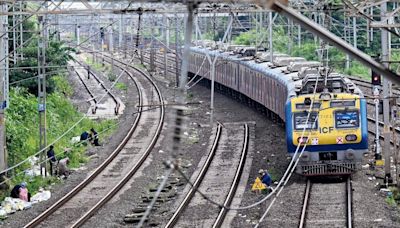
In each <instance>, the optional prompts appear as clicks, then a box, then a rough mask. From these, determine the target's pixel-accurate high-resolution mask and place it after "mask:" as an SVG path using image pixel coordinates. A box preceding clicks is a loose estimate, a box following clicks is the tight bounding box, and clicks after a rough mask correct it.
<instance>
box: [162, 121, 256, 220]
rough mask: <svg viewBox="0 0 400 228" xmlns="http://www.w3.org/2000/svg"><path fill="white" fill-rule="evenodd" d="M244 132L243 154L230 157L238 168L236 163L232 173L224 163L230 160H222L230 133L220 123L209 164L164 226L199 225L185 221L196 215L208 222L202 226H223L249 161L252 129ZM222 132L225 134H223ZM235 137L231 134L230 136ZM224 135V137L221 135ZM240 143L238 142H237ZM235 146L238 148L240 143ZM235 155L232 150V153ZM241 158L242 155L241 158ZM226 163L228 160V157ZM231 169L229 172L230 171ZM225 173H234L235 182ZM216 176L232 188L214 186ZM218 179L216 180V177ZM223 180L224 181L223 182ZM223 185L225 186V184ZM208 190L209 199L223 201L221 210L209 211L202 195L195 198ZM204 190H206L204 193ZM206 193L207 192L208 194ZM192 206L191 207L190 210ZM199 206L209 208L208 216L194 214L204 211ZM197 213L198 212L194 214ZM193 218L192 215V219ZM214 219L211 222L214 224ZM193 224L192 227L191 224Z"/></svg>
mask: <svg viewBox="0 0 400 228" xmlns="http://www.w3.org/2000/svg"><path fill="white" fill-rule="evenodd" d="M226 127H227V126H226V125H225V126H224V128H226ZM243 128H244V131H243V135H242V136H243V141H242V144H241V145H242V147H241V148H242V149H241V151H240V153H238V154H237V155H238V156H236V157H235V156H234V155H231V156H232V157H234V158H233V159H235V161H236V162H237V161H238V162H237V166H236V164H235V165H233V166H234V167H236V170H235V171H233V170H232V167H231V166H232V165H230V166H229V168H227V166H228V165H227V164H225V163H226V162H227V161H225V163H224V162H221V158H222V159H224V157H225V156H226V155H224V153H226V150H230V149H229V146H228V145H229V144H230V143H232V142H228V141H230V140H229V139H228V138H227V134H229V133H227V132H228V130H222V126H221V125H220V124H219V125H218V126H217V131H216V136H215V138H214V142H213V145H212V147H211V150H210V153H209V154H208V156H207V159H206V161H205V162H204V164H203V166H202V168H201V170H200V172H199V173H198V175H197V177H196V179H195V181H194V183H193V185H192V186H191V188H190V190H189V191H188V192H187V193H186V195H185V197H184V199H183V200H182V201H181V203H180V204H179V206H178V208H177V209H176V210H175V213H174V214H173V215H172V217H171V218H170V219H169V221H168V222H167V224H166V225H165V227H166V228H169V227H187V226H196V225H194V224H192V222H194V221H186V220H187V218H188V217H184V214H186V213H187V214H188V215H190V214H193V218H194V217H196V219H195V220H198V221H202V222H205V223H203V225H204V226H206V227H222V224H223V222H224V220H225V216H226V213H227V210H226V207H229V206H230V205H231V202H232V200H233V197H234V195H235V193H236V190H237V187H238V185H239V181H240V178H241V175H242V172H243V169H244V165H245V162H246V157H247V151H248V143H249V127H248V125H247V124H245V125H244V126H243ZM223 131H224V132H225V133H223ZM235 131H236V133H237V132H238V129H237V128H235ZM230 134H232V132H231V133H230ZM222 135H223V136H222ZM236 141H237V139H236ZM235 145H238V144H237V142H236V144H235ZM230 152H231V153H232V151H230ZM239 155H240V156H239ZM225 160H227V159H226V158H225ZM218 168H219V170H218V171H216V169H218ZM212 170H214V172H218V174H215V173H214V174H213V173H211V174H208V175H207V176H206V174H207V173H208V172H212ZM228 170H229V171H228ZM226 172H231V173H233V172H234V173H235V174H234V176H233V177H232V179H230V178H231V177H229V175H226ZM214 176H220V177H222V178H223V179H228V180H224V181H228V182H229V185H230V187H229V189H226V188H225V189H224V190H221V189H218V190H217V189H216V188H217V186H216V185H215V180H214V179H213V177H214ZM214 178H215V177H214ZM220 181H221V180H220ZM219 184H221V182H219ZM222 185H223V184H222ZM200 188H203V189H207V191H210V192H208V194H207V195H209V196H213V197H214V200H215V201H217V202H220V201H224V207H222V208H219V209H218V210H214V209H215V208H214V209H212V208H210V206H211V205H210V204H204V202H201V201H202V200H201V197H200V196H199V195H196V194H195V193H196V190H197V189H200ZM202 191H205V190H202ZM207 191H205V192H207ZM222 192H227V194H226V195H224V194H221V193H222ZM189 206H190V207H189ZM200 207H207V208H209V210H207V214H206V215H194V213H196V214H197V213H199V214H201V213H200V211H202V210H201V209H200ZM189 209H190V210H189ZM188 210H189V211H188ZM193 210H195V211H197V210H198V212H195V211H193ZM190 217H191V216H189V218H190ZM184 218H185V221H183V219H184ZM211 220H212V222H211ZM188 223H190V225H189V224H188Z"/></svg>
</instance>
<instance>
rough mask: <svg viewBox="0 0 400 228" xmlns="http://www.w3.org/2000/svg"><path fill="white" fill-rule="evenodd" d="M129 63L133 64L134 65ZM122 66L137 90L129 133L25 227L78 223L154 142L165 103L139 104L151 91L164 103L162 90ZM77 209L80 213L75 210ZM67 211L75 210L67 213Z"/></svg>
mask: <svg viewBox="0 0 400 228" xmlns="http://www.w3.org/2000/svg"><path fill="white" fill-rule="evenodd" d="M130 67H132V68H133V66H130ZM133 69H134V68H133ZM121 70H122V71H124V72H125V73H126V74H128V76H129V77H130V78H131V79H132V80H133V82H134V83H135V85H136V87H137V89H138V91H139V106H138V107H139V108H138V111H139V112H138V114H137V116H136V118H135V120H134V121H133V124H132V126H131V128H130V130H129V132H128V134H127V135H126V136H125V138H124V139H123V140H122V142H121V143H120V144H119V145H118V146H117V148H116V149H115V150H114V151H113V152H112V153H111V155H110V156H109V157H108V158H107V159H106V160H105V161H104V162H103V163H102V164H101V165H100V166H99V167H98V168H97V169H96V170H94V172H93V173H92V174H90V175H89V176H88V177H87V178H86V179H85V180H84V181H83V182H81V183H80V184H79V185H78V186H76V187H75V188H74V189H73V190H72V191H71V192H69V193H68V194H66V195H65V196H64V197H62V198H61V199H60V200H58V201H57V202H56V203H55V204H53V205H52V206H51V207H50V208H48V209H47V210H46V211H44V212H43V213H42V214H40V215H39V216H37V217H36V218H35V219H34V220H32V221H31V222H30V223H28V224H27V225H25V227H35V226H38V225H42V226H49V227H67V226H68V227H71V226H72V227H78V226H81V225H82V224H83V223H84V222H85V221H86V220H87V219H89V218H90V217H91V216H92V215H93V214H94V213H95V212H96V211H97V210H99V209H100V208H101V207H102V206H103V205H104V204H105V203H106V202H107V201H108V200H110V199H111V198H112V197H113V196H114V195H115V194H116V193H117V192H118V191H119V190H120V189H121V188H122V187H123V186H124V185H125V184H126V183H127V182H128V181H129V179H130V178H131V177H132V176H133V175H134V174H135V173H136V172H137V171H138V169H139V168H140V167H141V166H142V164H143V163H144V161H145V160H146V158H147V157H148V155H149V154H150V152H151V150H152V148H153V147H154V146H155V143H156V141H157V139H158V137H159V135H160V132H161V129H162V126H163V121H164V115H165V113H164V107H163V105H161V106H160V109H158V110H152V111H147V112H145V113H142V111H143V109H142V107H143V105H146V104H148V102H149V100H151V99H152V96H153V94H154V92H155V93H156V94H157V96H158V99H159V102H160V104H163V103H164V101H163V97H162V95H161V92H160V90H159V89H158V87H157V86H156V84H155V83H154V81H153V80H152V79H151V78H150V77H148V76H147V75H146V74H145V73H144V72H142V71H141V70H140V69H135V70H136V71H137V72H139V73H140V74H141V76H142V77H141V78H135V77H134V76H133V75H132V74H131V73H130V72H129V71H127V70H124V69H123V68H122V67H121ZM144 83H147V84H146V86H145V85H143V84H144ZM141 88H151V90H152V92H150V93H149V92H146V91H143V90H141ZM137 129H139V130H137ZM141 131H146V132H147V134H152V136H151V137H150V136H148V135H147V134H144V133H143V132H141ZM144 138H147V139H148V141H147V142H141V141H142V140H144ZM144 141H145V140H144ZM140 146H142V147H140ZM143 148H145V149H143ZM132 164H134V165H132ZM104 183H107V185H104ZM77 211H78V212H79V213H76V212H77ZM69 212H74V213H73V214H69ZM76 214H79V217H76ZM73 215H75V216H73ZM59 216H63V217H64V218H65V217H68V218H69V219H68V221H65V222H66V223H62V222H61V221H63V220H62V219H60V218H59Z"/></svg>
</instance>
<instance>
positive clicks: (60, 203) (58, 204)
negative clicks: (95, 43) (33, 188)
mask: <svg viewBox="0 0 400 228" xmlns="http://www.w3.org/2000/svg"><path fill="white" fill-rule="evenodd" d="M125 72H126V73H127V74H128V75H129V73H128V72H127V71H125ZM130 77H131V78H132V80H133V82H134V84H135V86H136V88H137V89H138V91H139V104H140V105H143V95H142V91H141V90H140V88H139V86H138V83H137V81H136V79H135V78H134V77H133V76H130ZM142 110H143V108H139V112H138V115H137V116H136V118H135V120H134V122H133V124H132V127H131V128H130V129H129V131H128V134H127V135H126V136H125V137H124V139H123V140H122V142H121V143H120V144H119V145H118V146H117V148H116V149H115V150H114V151H113V152H112V153H111V154H110V156H109V157H108V158H107V159H106V160H105V161H104V162H103V163H102V164H101V165H100V166H99V167H97V168H96V169H95V170H94V172H93V173H92V174H90V175H89V176H88V177H87V178H86V179H85V180H83V181H82V182H81V183H80V184H78V185H77V186H76V187H75V188H73V189H72V190H71V191H70V192H69V193H67V194H66V195H65V196H64V197H62V198H61V199H59V200H58V201H57V202H56V203H55V204H53V205H52V206H50V207H49V208H48V209H47V210H45V211H44V212H43V213H41V214H40V215H38V216H37V217H36V218H34V219H33V220H32V221H30V222H29V223H28V224H26V225H25V226H24V227H25V228H31V227H36V226H38V225H39V224H40V223H41V222H43V221H44V220H45V219H46V218H48V217H49V216H50V215H52V214H53V213H54V212H55V211H57V210H58V209H59V208H60V207H61V206H63V205H64V204H65V203H67V202H68V201H69V200H70V199H72V197H74V196H75V195H76V194H78V193H79V192H80V191H81V190H82V189H83V188H85V187H86V186H87V185H88V184H89V183H90V182H92V181H93V180H94V179H95V178H96V177H97V176H98V175H99V174H100V173H101V172H102V171H103V170H104V169H105V168H106V167H107V166H108V165H109V164H110V163H111V162H112V160H114V158H115V157H116V156H117V155H118V154H119V153H120V151H121V150H122V149H123V148H124V146H125V145H126V143H127V142H128V140H129V139H130V138H131V137H132V135H133V133H134V131H135V130H136V128H137V126H138V123H139V120H140V118H141V116H142Z"/></svg>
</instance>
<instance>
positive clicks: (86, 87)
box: [72, 66, 97, 106]
mask: <svg viewBox="0 0 400 228" xmlns="http://www.w3.org/2000/svg"><path fill="white" fill-rule="evenodd" d="M72 67H73V66H72ZM73 68H74V72H75V74H76V75H77V76H78V78H79V80H80V81H81V82H82V84H83V87H85V89H86V91H87V92H88V93H89V95H90V97H91V99H90V100H92V101H93V102H94V105H95V106H97V100H96V96H94V94H93V92H92V91H91V90H90V89H89V87H88V86H87V85H86V83H85V82H84V81H83V79H82V77H81V75H80V74H79V72H78V71H77V70H76V69H75V67H73ZM90 100H88V101H89V103H90Z"/></svg>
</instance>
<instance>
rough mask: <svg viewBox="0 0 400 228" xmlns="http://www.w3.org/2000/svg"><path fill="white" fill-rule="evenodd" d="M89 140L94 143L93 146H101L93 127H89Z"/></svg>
mask: <svg viewBox="0 0 400 228" xmlns="http://www.w3.org/2000/svg"><path fill="white" fill-rule="evenodd" d="M89 141H91V142H92V144H93V145H95V146H101V145H100V143H99V137H98V134H97V132H96V131H95V130H94V128H92V129H90V135H89Z"/></svg>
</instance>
